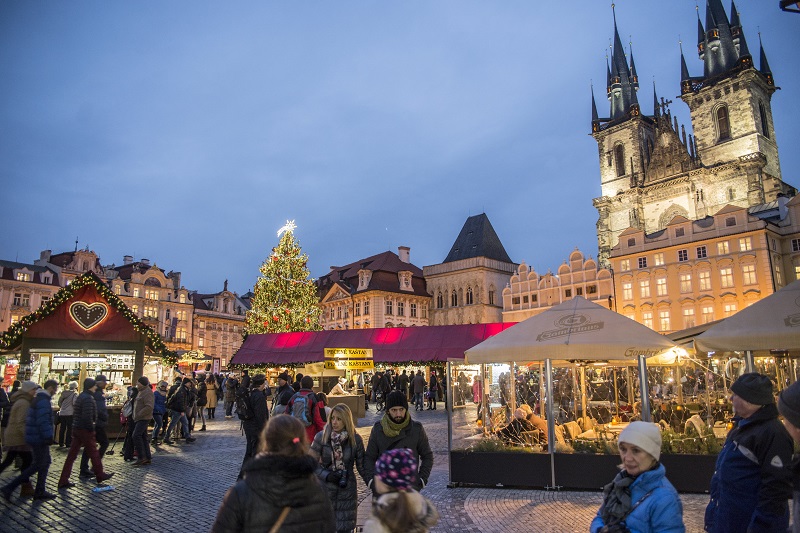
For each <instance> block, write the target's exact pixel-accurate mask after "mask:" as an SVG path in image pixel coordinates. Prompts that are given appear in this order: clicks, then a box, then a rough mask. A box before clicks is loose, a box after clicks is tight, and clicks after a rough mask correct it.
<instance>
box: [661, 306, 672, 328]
mask: <svg viewBox="0 0 800 533" xmlns="http://www.w3.org/2000/svg"><path fill="white" fill-rule="evenodd" d="M658 327H659V330H660V331H669V330H670V327H669V310H668V309H664V310H662V311H659V312H658Z"/></svg>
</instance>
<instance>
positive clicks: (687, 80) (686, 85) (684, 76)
mask: <svg viewBox="0 0 800 533" xmlns="http://www.w3.org/2000/svg"><path fill="white" fill-rule="evenodd" d="M678 46H679V47H680V49H681V94H686V93H689V92H692V78H691V76H689V67H687V66H686V58H685V57H684V56H683V44H682V43H680V42H679V43H678Z"/></svg>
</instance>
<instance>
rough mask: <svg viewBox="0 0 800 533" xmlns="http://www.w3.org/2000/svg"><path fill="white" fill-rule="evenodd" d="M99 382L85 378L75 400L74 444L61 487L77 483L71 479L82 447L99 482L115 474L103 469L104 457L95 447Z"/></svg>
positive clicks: (68, 455) (59, 485)
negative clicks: (73, 465) (74, 464)
mask: <svg viewBox="0 0 800 533" xmlns="http://www.w3.org/2000/svg"><path fill="white" fill-rule="evenodd" d="M95 392H97V383H96V382H95V380H93V379H92V378H86V379H84V380H83V392H82V393H80V395H79V396H78V399H77V400H75V407H74V409H75V410H74V412H73V415H72V446H70V448H69V453H68V454H67V459H66V460H65V461H64V468H63V469H62V470H61V478H60V479H59V480H58V488H59V489H68V488H70V487H74V486H75V484H74V483H72V482H71V481H70V480H69V476H70V474H72V464H73V463H74V462H75V459H77V457H78V452H79V451H80V450H81V447H83V448H84V451H85V452H87V453H88V455H89V458H90V459H91V460H92V467H94V473H95V476H96V477H97V483H102V482H103V481H105V480H107V479H110V478H111V476H113V475H114V474H106V473H105V472H104V471H103V458H102V456H101V455H100V454H99V453H98V452H97V448H96V447H95V425H96V424H97V402H96V401H95V396H94V395H95Z"/></svg>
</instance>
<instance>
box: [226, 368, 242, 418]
mask: <svg viewBox="0 0 800 533" xmlns="http://www.w3.org/2000/svg"><path fill="white" fill-rule="evenodd" d="M238 387H239V381H238V380H237V379H236V378H235V377H234V376H228V378H227V379H226V380H225V392H224V407H225V418H233V404H234V403H236V389H237V388H238Z"/></svg>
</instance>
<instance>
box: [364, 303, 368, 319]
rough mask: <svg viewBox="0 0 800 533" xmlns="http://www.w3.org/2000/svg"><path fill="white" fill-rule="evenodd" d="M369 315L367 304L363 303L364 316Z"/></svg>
mask: <svg viewBox="0 0 800 533" xmlns="http://www.w3.org/2000/svg"><path fill="white" fill-rule="evenodd" d="M368 314H369V302H364V315H365V316H366V315H368Z"/></svg>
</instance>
